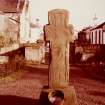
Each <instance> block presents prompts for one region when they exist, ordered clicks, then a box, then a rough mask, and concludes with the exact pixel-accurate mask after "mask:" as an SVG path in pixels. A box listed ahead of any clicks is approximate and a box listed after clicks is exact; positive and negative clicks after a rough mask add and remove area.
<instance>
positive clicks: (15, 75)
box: [0, 70, 26, 84]
mask: <svg viewBox="0 0 105 105" xmlns="http://www.w3.org/2000/svg"><path fill="white" fill-rule="evenodd" d="M25 72H26V71H24V70H18V71H16V72H13V73H11V74H9V75H7V76H5V77H0V84H4V83H8V82H13V81H16V80H17V79H19V78H21V77H22V75H23V74H24V73H25Z"/></svg>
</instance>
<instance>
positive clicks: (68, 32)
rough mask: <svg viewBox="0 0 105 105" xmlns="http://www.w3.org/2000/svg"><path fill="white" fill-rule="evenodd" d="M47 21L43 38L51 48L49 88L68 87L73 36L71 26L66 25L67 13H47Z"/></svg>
mask: <svg viewBox="0 0 105 105" xmlns="http://www.w3.org/2000/svg"><path fill="white" fill-rule="evenodd" d="M48 20H49V24H48V25H45V38H46V40H47V41H49V42H50V48H51V64H50V68H49V88H53V89H54V88H65V87H67V86H68V85H69V43H70V42H71V40H72V35H73V34H74V31H73V26H72V25H70V24H68V23H69V12H68V11H67V10H64V9H54V10H51V11H49V13H48Z"/></svg>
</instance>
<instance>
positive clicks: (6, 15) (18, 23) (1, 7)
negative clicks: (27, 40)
mask: <svg viewBox="0 0 105 105" xmlns="http://www.w3.org/2000/svg"><path fill="white" fill-rule="evenodd" d="M28 12H29V1H28V0H0V22H1V24H2V25H1V26H0V35H3V36H5V38H6V39H7V41H8V40H10V41H11V40H12V42H13V41H15V42H16V41H18V42H20V40H21V39H20V38H24V37H23V36H25V35H26V34H28V35H29V28H28V30H27V27H29V21H28V19H29V15H28V14H29V13H28ZM24 34H25V35H24ZM21 36H22V37H21Z"/></svg>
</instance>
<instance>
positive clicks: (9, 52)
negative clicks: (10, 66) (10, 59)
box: [0, 47, 25, 56]
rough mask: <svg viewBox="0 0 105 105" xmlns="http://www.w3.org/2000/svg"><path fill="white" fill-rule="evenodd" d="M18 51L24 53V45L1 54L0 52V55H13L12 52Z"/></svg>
mask: <svg viewBox="0 0 105 105" xmlns="http://www.w3.org/2000/svg"><path fill="white" fill-rule="evenodd" d="M20 52H22V53H25V47H19V48H17V49H15V50H12V51H8V52H5V53H3V54H0V56H10V55H12V56H13V55H14V54H17V53H20Z"/></svg>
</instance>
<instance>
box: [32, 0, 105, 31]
mask: <svg viewBox="0 0 105 105" xmlns="http://www.w3.org/2000/svg"><path fill="white" fill-rule="evenodd" d="M30 5H31V7H30V12H31V20H32V21H33V22H35V21H36V19H37V18H38V19H39V24H41V25H45V24H47V23H48V11H49V10H52V9H60V8H61V9H67V10H68V11H69V23H70V24H73V26H74V28H75V29H76V30H80V29H82V28H83V27H86V26H89V25H91V24H93V23H94V22H93V18H94V17H95V14H96V17H97V18H98V20H97V21H98V22H99V21H104V20H105V0H30Z"/></svg>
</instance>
